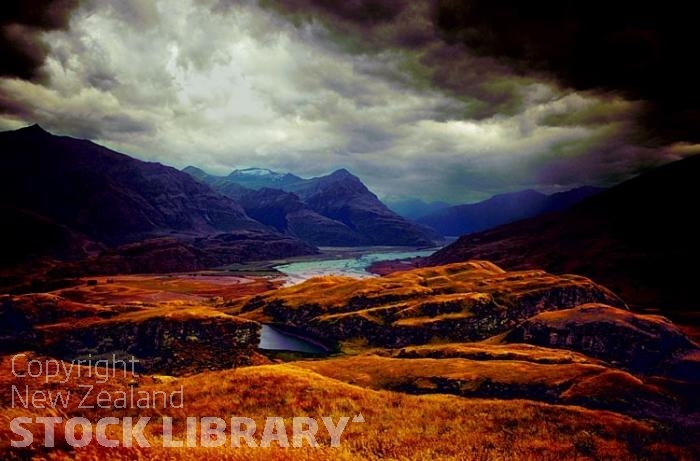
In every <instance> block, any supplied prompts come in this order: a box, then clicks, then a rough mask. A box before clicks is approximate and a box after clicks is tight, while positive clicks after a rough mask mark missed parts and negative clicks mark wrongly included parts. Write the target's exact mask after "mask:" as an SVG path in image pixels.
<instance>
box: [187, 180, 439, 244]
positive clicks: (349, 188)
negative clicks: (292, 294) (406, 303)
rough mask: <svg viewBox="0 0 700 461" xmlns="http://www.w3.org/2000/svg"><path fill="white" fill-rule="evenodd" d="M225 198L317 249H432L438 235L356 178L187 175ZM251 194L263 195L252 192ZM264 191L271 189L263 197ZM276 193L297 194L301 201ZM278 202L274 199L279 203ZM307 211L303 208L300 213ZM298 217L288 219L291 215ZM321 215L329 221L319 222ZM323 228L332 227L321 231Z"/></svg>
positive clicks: (303, 210)
mask: <svg viewBox="0 0 700 461" xmlns="http://www.w3.org/2000/svg"><path fill="white" fill-rule="evenodd" d="M183 171H185V172H187V173H190V174H192V175H193V177H196V178H198V179H199V180H200V181H203V182H205V183H207V184H209V185H211V186H212V187H213V188H214V189H216V190H218V191H220V192H221V193H223V194H225V195H227V196H229V197H232V198H235V199H237V200H240V201H241V202H242V203H243V204H244V207H245V209H246V211H247V212H248V213H249V214H251V215H255V217H256V219H258V220H260V221H261V222H264V223H266V224H271V225H272V226H273V227H275V228H277V229H278V230H279V229H281V228H282V227H284V226H285V225H287V224H286V223H289V222H294V224H293V225H292V226H288V228H287V230H288V231H289V233H290V234H291V235H296V236H299V237H300V238H302V239H304V240H306V241H308V242H311V243H313V244H317V245H348V246H354V245H414V246H420V245H431V244H432V243H433V241H434V240H436V239H438V238H439V236H438V235H436V234H435V233H434V232H433V231H432V230H430V229H427V228H424V227H422V226H419V225H416V224H414V223H411V222H409V221H407V220H406V219H404V218H402V217H401V216H399V215H397V214H396V213H394V212H393V211H391V210H389V208H387V207H386V205H384V204H383V203H382V202H381V201H380V200H379V199H378V198H377V196H376V195H374V194H373V193H372V192H371V191H370V190H369V189H367V187H366V186H365V185H364V184H363V183H362V181H360V180H359V179H358V178H357V177H356V176H354V175H352V174H351V173H350V172H348V171H347V170H344V169H342V170H337V171H335V172H333V173H332V174H330V175H327V176H321V177H318V178H311V179H302V178H299V177H298V176H294V175H291V174H282V173H275V172H272V171H270V170H263V169H248V170H236V171H234V172H233V173H231V174H230V175H229V176H227V177H217V176H211V175H206V173H204V172H202V171H201V170H199V169H197V168H194V167H187V168H185V170H183ZM245 188H250V189H254V190H256V191H257V193H251V192H246V190H245ZM261 189H266V190H265V191H261ZM270 189H274V190H277V191H284V192H287V193H289V194H294V196H296V197H297V199H298V201H299V203H298V204H294V205H293V206H292V205H291V202H294V201H295V199H294V198H293V197H291V196H290V195H284V194H280V193H279V192H278V193H277V194H275V192H273V191H271V190H270ZM273 196H274V198H273ZM299 205H302V207H299ZM290 206H291V208H293V209H294V212H295V213H296V215H294V216H288V215H289V209H290ZM319 215H320V216H323V217H325V218H327V219H329V220H332V221H333V222H329V221H327V220H319ZM318 225H327V227H326V228H325V229H319V227H318Z"/></svg>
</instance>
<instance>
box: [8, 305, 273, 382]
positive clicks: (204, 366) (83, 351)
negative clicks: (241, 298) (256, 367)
mask: <svg viewBox="0 0 700 461" xmlns="http://www.w3.org/2000/svg"><path fill="white" fill-rule="evenodd" d="M260 328H261V327H260V324H258V323H256V322H252V321H249V320H245V319H241V318H237V317H233V316H231V315H227V314H224V313H221V312H218V311H216V310H213V309H211V308H210V307H207V306H196V305H182V304H181V303H173V304H168V303H164V304H162V305H160V306H158V307H150V308H139V307H136V306H130V307H125V306H114V307H110V306H101V305H92V304H82V303H77V302H73V301H69V300H66V299H64V298H62V297H60V296H56V295H52V294H36V295H24V296H13V297H11V296H5V297H2V298H0V353H14V352H19V351H35V352H38V353H41V354H44V355H47V356H51V357H57V358H61V359H64V360H68V361H71V360H74V359H92V360H93V361H95V360H98V359H101V358H102V359H108V360H111V359H113V358H114V357H116V358H117V359H122V360H128V359H129V358H131V357H132V356H133V357H135V358H136V359H138V361H139V362H138V365H137V370H138V371H142V372H150V373H164V374H182V373H186V372H196V371H202V370H209V369H223V368H230V367H233V366H239V365H250V364H252V363H258V362H259V360H258V359H260V358H261V357H260V356H258V354H257V352H256V351H257V346H258V343H259V342H260Z"/></svg>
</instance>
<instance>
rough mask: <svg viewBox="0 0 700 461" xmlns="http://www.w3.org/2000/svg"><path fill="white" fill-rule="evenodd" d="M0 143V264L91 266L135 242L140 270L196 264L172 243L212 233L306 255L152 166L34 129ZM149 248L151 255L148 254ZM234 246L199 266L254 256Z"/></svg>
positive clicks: (226, 201)
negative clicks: (166, 251) (0, 221)
mask: <svg viewBox="0 0 700 461" xmlns="http://www.w3.org/2000/svg"><path fill="white" fill-rule="evenodd" d="M0 146H2V155H0V209H2V213H3V216H4V217H5V218H6V219H8V222H9V223H12V224H11V225H9V226H3V229H2V234H3V238H2V239H1V242H0V245H1V246H2V248H1V250H2V251H1V253H2V261H1V262H2V264H0V266H1V267H10V266H12V265H16V264H23V263H30V264H36V261H38V260H43V259H46V258H53V259H57V260H86V259H91V258H92V259H93V260H94V258H97V257H99V255H101V254H102V253H104V252H105V251H108V250H109V251H110V252H111V253H112V255H116V254H119V253H120V250H119V249H120V248H122V247H125V246H127V247H128V249H129V250H128V251H132V252H133V251H134V245H136V246H138V247H139V248H140V251H141V252H143V253H144V255H145V256H144V257H145V259H146V260H148V259H149V255H150V256H151V259H150V263H149V266H148V269H149V270H152V271H156V272H159V271H161V270H177V269H178V268H179V269H181V270H182V269H190V268H198V267H203V266H204V265H205V262H204V261H199V260H198V256H197V255H195V254H194V253H193V252H192V251H187V250H186V249H183V247H181V246H184V247H189V246H191V245H194V242H195V241H196V242H197V243H196V245H195V246H196V247H198V248H200V249H202V250H206V247H207V242H209V243H215V244H216V245H217V246H218V245H219V244H220V243H221V242H220V241H215V240H216V239H214V238H215V237H216V236H218V235H221V234H229V235H237V236H238V240H237V241H238V242H241V241H247V242H248V243H249V244H250V245H249V246H262V245H267V246H266V248H265V252H264V253H266V254H268V255H270V254H271V255H274V256H278V257H286V256H294V255H302V254H309V253H313V252H315V251H316V250H315V249H314V248H313V247H312V246H311V245H309V244H307V243H304V242H302V241H300V240H298V239H295V238H292V237H289V236H283V235H281V234H279V233H277V232H275V231H274V230H272V229H270V228H269V227H268V226H265V225H264V224H262V223H260V222H258V221H255V220H254V219H252V218H250V217H249V216H248V215H247V214H246V213H245V211H244V210H243V208H242V207H241V206H240V205H239V204H237V203H236V202H235V201H233V200H231V199H230V198H228V197H226V196H224V195H222V194H220V193H218V192H216V191H214V190H212V189H211V188H210V187H209V186H207V185H204V184H202V183H200V182H198V181H196V180H194V179H193V178H192V177H191V176H189V175H187V174H184V173H182V172H180V171H178V170H176V169H174V168H171V167H167V166H164V165H161V164H159V163H150V162H143V161H140V160H136V159H133V158H131V157H129V156H126V155H123V154H120V153H118V152H115V151H112V150H110V149H107V148H105V147H102V146H99V145H97V144H95V143H93V142H90V141H85V140H79V139H73V138H69V137H63V136H54V135H52V134H50V133H48V132H46V131H45V130H43V129H42V128H41V127H39V126H38V125H34V126H31V127H27V128H23V129H20V130H17V131H9V132H2V133H0ZM164 238H166V239H169V240H168V242H169V247H170V249H171V252H170V255H169V256H168V258H166V259H171V261H169V262H168V263H167V264H165V267H163V268H162V269H161V268H160V267H159V265H158V261H159V260H161V257H162V256H163V254H162V251H163V241H162V239H164ZM212 239H214V240H212ZM228 239H229V240H230V239H231V237H230V236H229V237H228ZM154 242H155V243H154ZM236 246H237V247H238V244H237V245H236ZM156 248H157V249H158V250H157V251H155V253H153V252H151V251H150V250H149V249H156ZM175 248H178V250H177V251H175V253H174V254H176V255H177V256H176V257H175V256H173V251H172V250H174V249H175ZM238 250H240V251H234V252H230V253H229V254H228V255H227V256H226V257H224V258H222V259H220V260H215V261H212V258H211V257H209V258H208V260H207V262H206V263H207V264H210V263H212V262H216V263H219V264H226V263H231V262H237V261H239V260H241V259H246V258H248V256H247V255H249V254H255V252H254V251H251V250H250V249H249V248H243V247H240V248H238ZM97 270H98V271H100V269H99V268H97ZM135 270H138V269H137V268H135Z"/></svg>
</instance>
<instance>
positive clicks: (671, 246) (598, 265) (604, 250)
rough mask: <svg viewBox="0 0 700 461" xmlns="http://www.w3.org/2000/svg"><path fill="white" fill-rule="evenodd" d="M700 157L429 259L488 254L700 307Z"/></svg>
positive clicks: (634, 298) (672, 306) (639, 299)
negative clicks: (698, 269)
mask: <svg viewBox="0 0 700 461" xmlns="http://www.w3.org/2000/svg"><path fill="white" fill-rule="evenodd" d="M698 175H700V156H694V157H689V158H686V159H683V160H680V161H678V162H674V163H671V164H668V165H665V166H663V167H660V168H658V169H656V170H653V171H650V172H648V173H646V174H643V175H641V176H639V177H637V178H634V179H632V180H629V181H626V182H624V183H622V184H620V185H618V186H616V187H614V188H612V189H609V190H607V191H604V192H601V193H600V194H597V195H595V196H593V197H589V198H588V199H586V200H584V201H583V202H581V203H579V204H578V205H575V206H574V207H573V208H570V209H569V210H566V211H564V212H561V213H554V214H549V215H544V216H540V217H537V218H533V219H529V220H526V221H520V222H517V223H512V224H508V225H505V226H501V227H498V228H496V229H492V230H489V231H486V232H481V233H476V234H471V235H466V236H463V237H461V238H460V239H459V240H458V241H456V242H455V243H453V244H451V245H449V246H447V247H445V248H443V249H442V250H440V251H438V252H436V253H435V254H434V255H432V256H431V257H429V258H427V259H426V260H425V261H424V262H423V264H425V265H442V264H449V263H453V262H457V261H468V260H471V259H486V260H489V261H493V262H495V263H496V264H499V265H500V266H502V267H504V268H506V269H509V270H515V269H528V268H535V267H537V268H544V269H545V270H547V271H549V272H553V273H575V274H581V275H585V276H587V277H591V278H592V279H594V280H596V281H598V282H600V283H603V284H605V286H607V287H609V288H611V289H612V290H614V291H615V292H616V293H618V294H620V296H622V297H623V298H624V299H625V300H626V301H627V302H628V303H630V304H631V305H635V306H640V307H650V308H663V309H669V310H690V311H693V310H697V291H696V289H695V286H696V285H697V282H696V280H695V279H696V275H695V272H694V271H688V270H685V269H684V268H685V267H687V264H688V261H697V260H699V259H700V243H699V242H700V239H698V235H700V224H699V223H698V220H697V219H695V215H694V214H693V212H691V211H689V210H692V209H694V208H693V204H692V203H691V201H692V199H691V197H697V196H698V182H697V178H698Z"/></svg>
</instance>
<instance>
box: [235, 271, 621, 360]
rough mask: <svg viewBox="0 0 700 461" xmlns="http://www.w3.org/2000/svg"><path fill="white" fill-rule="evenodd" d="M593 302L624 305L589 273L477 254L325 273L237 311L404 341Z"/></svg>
mask: <svg viewBox="0 0 700 461" xmlns="http://www.w3.org/2000/svg"><path fill="white" fill-rule="evenodd" d="M588 302H605V303H608V304H612V305H616V306H620V307H623V306H624V303H623V302H622V301H621V300H620V299H619V298H617V297H616V296H615V295H614V294H613V293H611V292H610V291H608V290H607V289H605V288H604V287H601V286H600V285H597V284H595V283H593V282H592V281H590V280H588V279H586V278H584V277H578V276H573V275H564V276H554V275H551V274H548V273H546V272H543V271H521V272H504V271H503V270H501V269H500V268H498V267H497V266H495V265H493V264H491V263H489V262H485V261H472V262H469V263H462V264H453V265H448V266H443V267H439V268H430V269H416V270H413V271H408V272H401V273H394V274H391V275H388V276H386V277H381V278H372V279H364V280H357V279H351V278H345V277H321V278H317V279H312V280H309V281H307V282H305V283H302V284H300V285H297V286H292V287H288V288H283V289H280V290H276V291H274V292H270V293H268V294H264V295H260V296H256V297H252V298H248V299H244V300H240V301H236V302H234V303H233V304H232V305H231V306H229V311H230V312H232V313H240V314H241V315H244V316H247V317H249V318H256V319H267V320H269V321H272V322H275V323H278V324H284V325H289V326H292V327H295V328H299V329H302V330H303V331H305V332H306V333H308V334H309V335H310V336H313V337H317V338H321V339H324V340H326V341H331V342H338V341H344V340H349V339H360V340H365V341H367V342H368V343H369V344H371V345H376V346H385V347H401V346H406V345H409V344H425V343H428V342H431V341H435V340H443V341H445V340H449V341H457V342H462V341H475V340H480V339H485V338H488V337H490V336H494V335H497V334H499V333H503V332H505V331H507V330H510V329H511V328H513V327H515V326H516V325H517V324H518V323H520V322H522V321H523V320H525V319H527V318H529V317H532V316H533V315H535V314H537V313H539V312H543V311H547V310H556V309H566V308H570V307H573V306H577V305H580V304H582V303H588Z"/></svg>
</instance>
